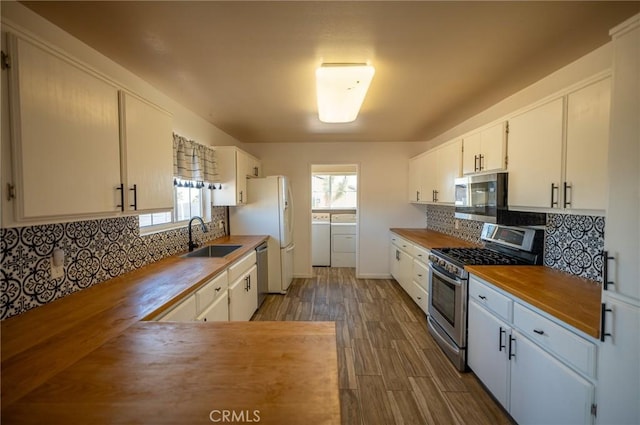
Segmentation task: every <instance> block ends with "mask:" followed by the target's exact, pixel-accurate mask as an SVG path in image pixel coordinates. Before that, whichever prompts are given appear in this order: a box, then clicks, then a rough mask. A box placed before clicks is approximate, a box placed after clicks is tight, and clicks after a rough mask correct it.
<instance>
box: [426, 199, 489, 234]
mask: <svg viewBox="0 0 640 425" xmlns="http://www.w3.org/2000/svg"><path fill="white" fill-rule="evenodd" d="M454 210H455V208H454V207H452V206H448V205H427V229H431V230H435V231H437V232H441V233H445V234H447V235H451V236H455V237H456V238H460V239H464V240H467V241H471V242H478V243H479V242H480V234H481V233H482V224H483V223H482V222H481V221H475V220H461V219H457V220H456V218H455V217H454ZM456 221H457V222H458V228H457V229H456Z"/></svg>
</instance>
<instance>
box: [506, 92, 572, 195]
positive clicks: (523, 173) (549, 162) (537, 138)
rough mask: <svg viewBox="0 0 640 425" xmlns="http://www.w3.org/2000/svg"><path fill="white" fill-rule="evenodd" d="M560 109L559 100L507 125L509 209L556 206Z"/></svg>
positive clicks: (517, 117)
mask: <svg viewBox="0 0 640 425" xmlns="http://www.w3.org/2000/svg"><path fill="white" fill-rule="evenodd" d="M562 109H563V99H557V100H554V101H552V102H549V103H547V104H544V105H542V106H539V107H537V108H535V109H533V110H531V111H528V112H525V113H523V114H521V115H518V116H516V117H514V118H513V119H511V120H510V121H509V165H508V168H509V206H510V207H514V208H518V207H524V208H532V207H533V208H550V207H552V206H553V207H557V206H558V205H559V201H560V200H559V199H558V197H559V195H560V188H559V186H560V177H561V175H560V173H561V164H562ZM552 184H553V185H554V189H553V190H552V186H551V185H552ZM554 202H557V203H554ZM552 203H553V205H552Z"/></svg>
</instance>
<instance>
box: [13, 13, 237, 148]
mask: <svg viewBox="0 0 640 425" xmlns="http://www.w3.org/2000/svg"><path fill="white" fill-rule="evenodd" d="M2 31H14V32H15V31H18V32H24V33H26V34H29V35H31V36H35V37H36V38H37V39H39V40H40V41H43V42H46V43H47V44H50V45H52V46H55V47H57V48H58V49H60V50H61V51H62V52H63V53H65V54H67V55H69V56H71V57H73V58H74V59H76V60H79V61H80V62H83V63H84V64H86V65H88V66H89V67H90V68H92V69H93V70H94V71H96V72H98V73H100V74H102V75H104V76H105V77H107V78H108V79H110V80H112V81H114V82H115V83H117V84H118V85H119V86H122V87H125V88H126V89H128V90H130V91H132V92H133V93H136V94H138V95H139V96H141V97H143V98H145V99H147V100H149V101H151V102H153V103H155V104H157V105H159V106H160V107H162V108H164V109H166V110H167V111H169V112H171V114H172V115H173V130H174V131H175V132H176V133H178V134H180V135H182V136H184V137H187V138H190V139H193V140H195V141H197V142H199V143H202V144H208V145H215V146H223V145H235V146H238V147H240V148H244V147H245V146H246V145H245V144H244V143H242V142H240V141H238V140H237V139H235V138H233V137H231V136H230V135H228V134H227V133H225V132H223V131H222V130H220V129H218V128H217V127H215V126H213V125H212V124H210V123H209V122H207V121H206V120H204V119H203V118H201V117H200V116H198V115H196V114H195V113H193V112H191V111H190V110H188V109H187V108H185V107H183V106H182V105H180V104H179V103H177V102H176V101H174V100H173V99H171V98H170V97H168V96H166V95H165V94H163V93H162V92H160V91H159V90H157V89H156V88H155V87H153V86H152V85H150V84H149V83H147V82H146V81H144V80H143V79H141V78H139V77H137V76H136V75H135V74H133V73H132V72H130V71H128V70H126V69H125V68H123V67H122V66H120V65H118V64H117V63H115V62H114V61H112V60H111V59H109V58H107V57H106V56H104V55H102V54H101V53H98V52H97V51H96V50H94V49H92V48H91V47H89V46H88V45H86V44H84V43H83V42H81V41H80V40H78V39H76V38H75V37H73V36H71V35H70V34H68V33H66V32H64V31H62V30H61V29H60V28H59V27H57V26H55V25H53V24H52V23H51V22H49V21H47V20H45V19H43V18H42V17H40V16H39V15H37V14H36V13H34V12H32V11H31V10H29V9H28V8H26V7H25V6H23V5H21V4H19V3H17V2H4V1H3V2H2Z"/></svg>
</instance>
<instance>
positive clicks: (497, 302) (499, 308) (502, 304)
mask: <svg viewBox="0 0 640 425" xmlns="http://www.w3.org/2000/svg"><path fill="white" fill-rule="evenodd" d="M469 299H473V300H476V301H477V302H478V303H479V304H480V305H482V306H484V307H485V308H487V309H489V310H491V311H492V312H494V313H495V314H497V315H498V316H500V317H501V318H503V319H504V320H507V321H509V322H511V314H512V306H513V301H512V300H511V299H509V298H508V297H505V296H504V295H502V294H500V293H499V292H497V291H494V290H493V289H491V288H489V287H488V286H487V285H485V284H484V283H482V282H480V281H479V280H478V279H477V278H475V277H473V276H471V277H470V278H469Z"/></svg>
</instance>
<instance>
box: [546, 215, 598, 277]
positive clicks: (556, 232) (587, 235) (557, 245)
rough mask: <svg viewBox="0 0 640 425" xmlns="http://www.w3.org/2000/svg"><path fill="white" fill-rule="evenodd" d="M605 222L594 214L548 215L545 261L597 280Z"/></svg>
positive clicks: (547, 264)
mask: <svg viewBox="0 0 640 425" xmlns="http://www.w3.org/2000/svg"><path fill="white" fill-rule="evenodd" d="M604 222H605V219H604V217H597V216H586V215H571V214H547V227H546V230H545V239H544V264H545V265H546V266H549V267H553V268H554V269H559V270H563V271H566V272H569V273H572V274H575V275H578V276H582V277H586V278H588V279H592V280H596V281H598V282H600V281H601V280H602V278H601V277H602V266H603V261H602V250H603V249H604Z"/></svg>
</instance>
